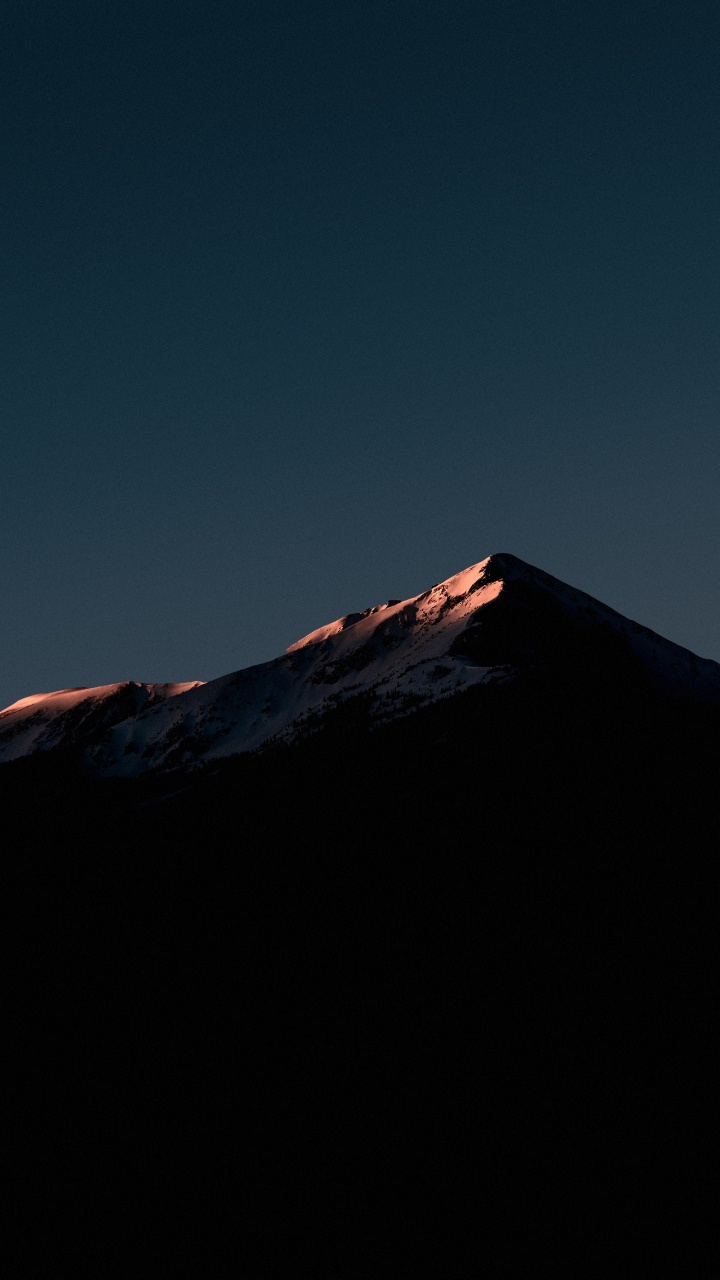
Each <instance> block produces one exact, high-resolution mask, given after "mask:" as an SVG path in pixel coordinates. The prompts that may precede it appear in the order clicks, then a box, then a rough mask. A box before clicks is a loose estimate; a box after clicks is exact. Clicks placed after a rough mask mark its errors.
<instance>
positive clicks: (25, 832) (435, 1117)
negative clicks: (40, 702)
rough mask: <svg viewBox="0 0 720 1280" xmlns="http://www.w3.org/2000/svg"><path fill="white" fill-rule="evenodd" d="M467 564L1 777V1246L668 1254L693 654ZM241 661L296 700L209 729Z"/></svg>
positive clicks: (701, 798)
mask: <svg viewBox="0 0 720 1280" xmlns="http://www.w3.org/2000/svg"><path fill="white" fill-rule="evenodd" d="M467 573H468V575H469V577H468V580H467V581H465V575H457V577H458V578H459V579H462V581H461V583H460V586H461V588H462V589H461V590H458V591H455V590H453V589H452V588H451V587H449V585H448V584H449V583H452V582H453V580H452V579H451V580H448V583H446V584H440V587H439V588H433V589H432V591H431V592H429V593H425V595H424V596H421V597H418V598H416V600H415V601H411V602H392V603H390V604H389V605H388V606H385V607H384V608H383V609H379V610H376V611H374V612H373V611H366V612H365V613H362V614H358V615H350V617H349V618H346V619H343V620H340V621H339V622H338V623H336V624H332V625H331V627H329V628H321V629H320V631H319V632H317V633H313V635H312V636H310V637H308V638H306V640H305V641H304V642H300V644H299V645H298V646H294V647H293V649H291V650H290V651H289V653H288V655H287V656H286V657H283V658H281V659H278V660H277V661H276V663H275V664H265V666H264V667H262V668H254V669H251V671H250V672H246V673H237V674H236V676H234V677H224V678H223V679H222V680H221V681H214V682H210V683H209V684H208V685H203V686H199V687H197V688H196V689H191V690H189V691H188V692H181V693H178V694H174V693H173V694H170V695H163V696H162V697H161V698H159V700H158V701H157V702H156V705H155V706H152V705H150V706H148V707H147V709H143V708H142V707H140V708H132V710H131V713H130V714H129V715H126V716H124V718H120V719H116V720H115V721H114V723H113V724H108V722H104V723H102V724H100V725H98V723H97V722H95V723H94V724H93V725H91V726H90V727H89V732H84V731H83V732H82V733H80V734H78V735H75V734H74V731H73V734H72V735H70V736H69V737H68V736H65V737H63V734H64V733H65V730H63V731H62V732H61V733H59V734H58V733H57V723H56V724H55V728H54V729H52V731H51V737H52V741H50V738H46V739H45V746H44V747H42V748H41V749H35V750H34V751H30V752H25V753H24V754H23V755H21V756H20V757H19V758H17V759H15V760H12V761H10V762H9V763H6V764H4V765H3V766H2V768H0V782H2V783H3V784H4V786H3V797H4V799H3V807H4V829H5V831H6V832H7V840H6V850H7V852H6V857H5V859H4V870H5V876H6V884H5V893H4V895H3V900H4V902H5V905H6V910H7V929H6V932H7V935H8V936H9V938H10V941H11V964H10V967H9V969H8V973H9V975H10V980H9V999H8V1002H7V1010H8V1013H7V1021H6V1026H7V1027H8V1030H9V1034H10V1037H11V1043H12V1045H13V1054H12V1064H11V1065H12V1071H13V1081H12V1083H11V1096H12V1097H13V1098H14V1099H15V1100H16V1112H17V1115H18V1117H19V1118H20V1119H21V1122H22V1126H23V1129H22V1141H21V1143H20V1144H19V1147H18V1151H17V1155H16V1157H15V1161H14V1165H13V1168H14V1175H15V1176H14V1179H13V1182H14V1187H15V1189H16V1193H17V1205H16V1215H17V1220H18V1221H19V1223H20V1225H21V1228H22V1229H23V1231H24V1235H23V1234H22V1233H21V1238H22V1240H23V1242H24V1243H22V1244H21V1246H20V1248H19V1250H18V1252H17V1256H16V1259H15V1271H19V1273H20V1274H24V1273H25V1270H27V1271H28V1272H29V1273H31V1272H32V1268H33V1266H37V1264H36V1263H35V1261H34V1260H35V1259H36V1258H37V1257H38V1254H39V1255H40V1256H42V1257H43V1258H45V1259H46V1268H47V1267H48V1266H49V1267H50V1268H51V1269H55V1270H57V1269H58V1268H59V1267H63V1268H72V1269H73V1272H74V1274H78V1275H88V1276H91V1275H92V1276H104V1275H107V1276H143V1277H145V1276H148V1277H154V1276H156V1275H157V1276H160V1275H165V1274H176V1273H180V1272H184V1271H185V1270H187V1269H188V1260H189V1259H190V1258H193V1259H194V1260H195V1261H194V1263H193V1267H194V1269H195V1270H197V1268H198V1267H200V1268H201V1270H202V1272H203V1274H208V1275H213V1276H225V1275H228V1276H229V1275H231V1274H232V1275H237V1274H247V1275H251V1276H262V1277H264V1276H273V1277H274V1276H278V1277H280V1276H283V1277H284V1276H287V1275H294V1274H296V1273H300V1272H302V1273H305V1272H308V1273H310V1274H314V1275H333V1276H335V1275H343V1276H345V1275H347V1276H358V1277H360V1276H363V1277H364V1276H368V1275H405V1274H408V1273H414V1272H420V1273H423V1274H424V1273H428V1274H446V1273H452V1274H465V1272H466V1271H467V1270H468V1267H470V1268H471V1269H472V1272H473V1273H475V1272H476V1271H480V1272H482V1271H483V1270H488V1271H489V1272H490V1273H491V1274H498V1275H506V1274H507V1275H516V1274H518V1267H519V1265H520V1264H519V1261H518V1259H519V1256H520V1253H521V1252H524V1251H525V1250H526V1249H527V1250H529V1251H530V1253H531V1254H532V1256H533V1257H534V1259H535V1263H534V1266H535V1267H536V1269H537V1271H538V1272H539V1273H542V1274H545V1272H546V1271H558V1272H560V1274H571V1273H572V1274H577V1273H582V1274H586V1273H589V1274H591V1275H603V1276H605V1275H607V1274H609V1273H619V1274H622V1273H624V1272H626V1271H627V1270H628V1268H629V1267H631V1265H632V1257H633V1254H632V1251H631V1249H630V1246H628V1243H627V1239H628V1232H629V1231H631V1232H632V1239H633V1240H634V1243H635V1245H636V1246H637V1247H638V1248H640V1246H642V1249H644V1250H645V1252H644V1253H643V1255H642V1256H643V1257H646V1256H647V1248H648V1239H649V1234H648V1233H649V1232H650V1231H651V1227H650V1225H649V1224H650V1223H651V1222H652V1223H653V1226H652V1233H653V1235H652V1239H653V1240H654V1241H655V1243H656V1245H657V1248H658V1252H659V1254H660V1255H661V1256H662V1258H663V1260H664V1262H665V1265H668V1261H669V1259H670V1258H672V1257H673V1250H675V1251H676V1254H675V1256H676V1257H678V1259H680V1258H684V1259H685V1261H686V1260H687V1257H688V1254H687V1244H686V1241H685V1237H684V1236H683V1233H682V1229H681V1226H680V1223H681V1220H682V1216H683V1212H684V1210H688V1211H689V1210H692V1211H693V1213H694V1214H695V1215H697V1213H698V1211H701V1212H702V1211H703V1208H705V1209H706V1210H707V1212H708V1214H709V1212H710V1184H709V1183H708V1182H707V1181H706V1180H705V1176H704V1167H705V1166H704V1159H705V1155H706V1149H707V1145H708V1142H707V1136H706V1130H707V1115H708V1098H709V1097H710V1084H711V1062H712V1059H711V1050H710V1046H711V1043H712V1039H713V1035H714V1030H713V1020H712V1010H713V1009H714V1008H715V1003H716V996H715V976H714V975H715V937H716V888H717V883H716V851H717V838H718V764H719V763H720V761H719V759H718V755H719V753H718V740H719V735H718V730H719V728H720V726H719V724H718V720H719V719H720V710H719V708H718V697H717V688H718V685H717V673H718V668H717V665H716V664H714V663H709V662H703V661H702V660H701V659H697V658H695V657H694V655H692V654H689V653H688V652H687V651H686V650H682V649H680V648H679V647H677V646H674V645H671V644H670V643H669V642H667V641H664V640H661V639H660V638H659V637H656V636H654V635H653V634H652V633H650V632H648V631H646V630H645V629H643V628H641V627H638V626H637V624H634V623H631V622H628V621H627V620H626V619H623V618H621V617H620V616H619V615H617V614H615V613H613V611H612V610H609V609H607V608H606V607H605V606H602V605H600V604H599V603H598V602H596V601H592V600H591V599H590V598H589V597H586V596H584V595H583V594H582V593H580V592H574V591H573V590H572V589H571V588H568V587H565V586H563V584H559V583H557V582H556V580H555V579H551V578H549V577H547V575H544V574H542V573H541V572H540V571H539V570H534V569H531V568H530V567H529V566H525V565H522V563H521V562H519V561H515V560H514V559H513V558H512V557H507V556H501V557H491V558H490V560H489V561H485V562H481V564H480V565H479V566H473V572H472V573H470V571H467ZM498 584H500V585H499V586H498ZM432 592H435V595H434V596H433V595H432ZM473 597H475V599H473ZM476 601H477V602H478V603H477V604H476ZM410 606H412V608H413V609H414V612H413V611H412V610H411V609H410ZM410 649H411V651H412V656H410V654H409V650H410ZM413 663H414V664H415V665H413ZM293 664H296V665H293ZM438 667H439V668H441V671H440V673H439V674H437V675H436V676H435V678H434V679H428V678H427V676H428V673H429V674H431V675H432V673H433V672H434V671H435V669H436V668H438ZM445 668H447V670H445ZM253 671H254V672H255V673H256V674H255V675H254V676H253V675H252V672H253ZM257 673H259V674H257ZM251 681H255V682H260V683H261V684H262V686H263V690H264V691H263V692H262V701H261V702H260V703H259V708H260V709H259V711H257V712H256V707H255V703H254V702H253V703H252V706H251V707H250V708H249V709H248V708H247V707H246V708H245V709H244V710H245V712H247V716H246V719H245V720H242V717H239V718H238V719H237V720H236V721H234V722H233V723H235V724H236V725H237V724H241V725H242V733H243V734H245V735H248V734H251V731H252V732H255V730H254V729H253V728H252V721H253V718H254V717H255V716H256V714H257V715H262V706H263V705H264V703H265V699H266V698H267V697H268V693H267V688H268V684H269V683H272V685H273V688H275V689H277V688H290V687H291V688H292V689H294V690H295V693H294V694H293V695H292V697H294V698H295V701H294V702H293V703H292V709H291V711H292V713H288V716H287V717H286V718H285V720H284V721H283V715H282V706H281V705H280V703H278V704H277V705H276V706H275V707H274V709H273V710H272V711H271V713H270V715H269V716H268V717H266V720H269V721H270V728H271V730H272V732H270V733H268V734H267V735H266V736H265V737H264V738H263V740H262V749H261V750H254V751H245V752H241V753H240V754H237V752H236V753H235V754H230V753H228V754H223V752H222V751H220V750H216V747H217V745H218V743H220V742H221V741H222V735H221V736H220V737H218V736H217V735H216V730H217V729H218V722H217V721H213V720H212V716H218V717H224V719H223V720H222V723H220V725H219V727H220V728H223V727H224V726H225V725H226V724H227V723H228V722H230V720H231V711H232V709H233V708H235V709H236V710H237V708H238V706H239V702H240V701H242V700H245V701H250V702H252V699H251V698H250V695H249V693H248V689H249V688H250V682H251ZM384 681H385V683H383V682H384ZM213 686H215V688H213ZM135 687H136V688H137V687H138V686H135ZM113 688H115V689H117V688H118V687H117V686H114V687H113ZM298 689H300V690H301V692H300V693H297V690H298ZM333 689H335V692H339V693H342V695H343V696H340V697H336V698H332V697H331V696H330V697H328V690H330V691H332V690H333ZM316 690H320V692H321V694H322V698H321V699H320V700H319V701H315V702H313V701H312V698H313V697H314V696H315V691H316ZM238 691H240V692H238ZM397 692H399V695H400V696H399V697H396V698H393V697H392V696H390V697H389V696H388V695H392V694H393V693H397ZM413 694H414V696H411V695H413ZM133 696H134V697H135V696H138V695H133ZM275 696H276V697H277V694H276V695H275ZM202 699H204V701H202ZM307 699H310V700H309V701H308V700H307ZM291 700H292V699H291ZM81 701H82V700H81ZM178 708H180V710H181V714H180V713H179V712H178ZM193 708H194V711H193V710H192V709H193ZM39 710H40V711H42V707H41V708H38V707H36V708H35V713H37V712H38V711H39ZM201 711H202V712H203V714H204V719H203V717H202V715H201ZM191 714H193V715H195V717H196V719H195V724H194V726H191V727H192V736H191V732H190V728H188V733H187V734H185V735H183V734H179V735H178V736H177V737H176V740H175V748H176V747H177V746H181V750H180V751H176V750H175V748H174V747H173V743H172V742H169V741H168V735H169V734H171V731H172V730H173V728H174V729H175V730H177V728H178V726H183V725H185V726H186V727H187V726H189V724H190V720H189V717H190V716H191ZM281 722H282V723H281ZM0 723H1V722H0ZM6 723H7V721H6ZM19 723H20V721H19V720H16V721H15V722H14V724H15V728H14V730H13V732H15V733H17V732H18V728H17V726H18V724H19ZM49 723H50V721H49V720H48V721H44V722H43V723H42V728H41V732H42V734H46V733H47V731H48V725H49ZM38 724H40V721H36V722H35V725H36V727H37V725H38ZM276 726H279V727H276ZM256 727H257V726H256ZM26 731H27V725H26V727H25V730H23V732H26ZM228 736H230V735H229V734H227V733H226V734H225V735H224V737H225V738H227V737H228ZM239 740H240V739H239V738H238V741H239ZM6 741H10V738H9V737H7V738H6ZM26 741H27V739H26ZM33 741H34V742H37V741H38V739H37V737H35V738H33ZM133 741H135V742H136V744H137V745H138V748H139V749H138V750H137V751H135V752H133V751H130V752H126V750H125V749H126V747H127V745H128V743H130V742H133ZM244 741H245V742H250V741H253V742H254V741H255V739H254V738H251V737H248V736H246V737H245V738H244ZM119 744H121V745H122V750H119V749H118V747H119ZM48 746H49V747H50V748H51V749H48ZM148 747H149V748H150V750H149V751H148V754H147V755H145V756H144V757H143V752H145V751H146V750H147V749H148ZM173 752H174V754H173ZM135 758H140V759H143V758H144V761H145V766H146V767H144V768H143V769H142V770H139V771H136V770H135V765H134V763H133V767H132V768H131V770H130V772H131V773H134V772H137V776H130V777H129V776H126V772H127V771H126V770H124V768H122V767H121V768H117V767H116V764H117V762H118V761H120V762H121V764H122V762H123V761H124V760H131V761H133V762H134V761H135ZM712 1070H713V1074H714V1063H712ZM49 1188H50V1189H51V1191H49ZM660 1191H662V1192H663V1194H664V1195H665V1196H667V1194H668V1192H669V1191H670V1192H671V1193H672V1197H673V1204H674V1212H673V1215H672V1217H671V1218H667V1219H666V1220H665V1222H662V1223H658V1222H657V1213H656V1199H657V1196H658V1194H659V1193H660ZM626 1228H627V1230H626ZM642 1249H641V1252H642ZM468 1259H469V1260H470V1261H469V1263H468V1261H467V1260H468ZM31 1260H32V1265H31ZM23 1268H24V1269H25V1270H23ZM41 1270H42V1268H41Z"/></svg>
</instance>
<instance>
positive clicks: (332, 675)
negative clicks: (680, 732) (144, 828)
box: [0, 554, 720, 776]
mask: <svg viewBox="0 0 720 1280" xmlns="http://www.w3.org/2000/svg"><path fill="white" fill-rule="evenodd" d="M618 646H620V647H621V648H622V650H623V652H624V653H627V654H628V655H631V657H632V659H633V660H634V661H635V662H636V664H637V669H638V672H639V673H642V678H643V679H646V680H647V681H648V682H649V683H650V684H652V685H655V686H656V687H660V688H662V689H664V690H665V691H666V692H670V693H676V694H677V695H678V696H681V697H691V698H693V699H700V700H709V701H713V702H717V703H718V705H720V665H718V664H717V663H715V662H711V661H709V660H706V659H701V658H698V657H696V656H695V655H694V654H692V653H691V652H690V651H689V650H687V649H683V648H681V647H680V646H679V645H675V644H673V643H672V642H671V641H668V640H664V639H662V638H661V637H660V636H657V635H655V634H654V633H653V632H651V631H649V630H648V629H647V628H645V627H642V626H640V625H639V624H637V623H634V622H631V621H630V620H628V619H627V618H624V617H623V616H622V615H620V614H618V613H616V612H615V611H614V610H612V609H610V608H608V607H607V606H606V605H603V604H601V603H600V602H599V601H597V600H594V599H593V598H592V597H591V596H588V595H586V594H585V593H583V592H581V591H577V590H575V589H574V588H572V587H569V586H567V585H566V584H565V583H562V582H560V581H559V580H558V579H556V578H552V577H551V576H550V575H548V574H545V573H543V572H542V571H541V570H539V569H535V568H533V567H532V566H531V565H527V564H525V563H524V562H523V561H521V560H518V559H516V558H515V557H514V556H511V555H505V554H502V555H494V556H489V557H488V558H487V559H485V560H482V561H480V562H478V563H477V564H473V565H471V566H470V567H469V568H467V569H465V570H463V571H462V572H461V573H458V574H455V575H454V576H453V577H451V578H448V579H447V580H446V581H445V582H441V583H438V584H436V585H435V586H433V587H431V588H430V589H429V590H428V591H424V592H422V593H421V594H420V595H418V596H414V597H412V598H410V599H408V600H389V601H388V602H387V603H386V604H383V605H376V606H375V607H373V608H371V609H366V610H364V611H363V612H361V613H353V614H348V615H346V616H345V617H343V618H339V619H337V620H336V621H335V622H332V623H329V624H328V625H326V626H324V627H320V628H318V629H317V630H316V631H313V632H311V633H310V634H309V635H307V636H305V637H304V638H303V639H301V640H298V641H297V642H296V643H295V644H292V645H291V646H290V647H289V649H288V650H287V652H286V653H285V654H283V655H282V656H281V657H279V658H276V659H274V660H273V661H271V662H266V663H263V664H261V665H259V666H255V667H249V668H245V669H243V670H241V671H237V672H233V673H232V674H230V675H227V676H221V677H219V678H218V679H215V680H211V681H209V682H208V683H206V684H202V683H200V682H198V681H195V682H191V683H187V684H175V685H141V684H137V683H134V682H129V683H126V684H120V685H106V686H100V687H99V688H95V689H74V690H61V691H59V692H58V693H54V694H39V695H35V696H33V697H31V698H25V699H22V700H21V701H20V702H17V703H14V704H13V706H12V707H9V708H7V709H6V710H5V711H3V712H1V713H0V761H3V760H10V759H15V758H18V757H19V756H22V755H27V754H31V753H32V752H35V751H41V750H42V751H46V750H49V749H51V748H53V747H58V746H64V747H69V746H74V747H76V748H78V749H79V748H83V749H84V750H85V758H86V762H87V764H88V765H89V766H90V767H91V768H92V769H93V770H95V771H99V772H102V773H108V774H121V775H125V776H132V775H136V774H139V773H143V772H145V771H147V770H149V769H155V768H175V767H181V768H183V767H190V766H192V765H194V764H196V763H200V762H203V761H206V760H212V759H218V758H221V757H225V756H229V755H234V754H237V753H239V752H246V751H253V750H255V749H257V748H258V747H260V746H262V745H264V744H267V743H269V742H272V741H279V742H282V741H288V742H289V741H292V740H294V739H296V738H297V737H299V736H303V735H304V734H307V733H308V732H311V731H312V730H313V729H315V728H316V727H318V726H319V725H321V724H322V722H323V720H324V719H325V718H326V717H327V715H328V714H329V713H331V712H332V711H333V710H334V709H335V708H337V707H338V705H339V704H341V703H343V702H347V700H348V699H351V698H353V697H357V696H361V697H362V698H363V699H364V701H365V704H366V706H367V710H368V714H369V716H370V719H371V720H373V721H375V722H377V723H381V722H383V721H386V720H389V719H393V718H396V717H397V716H401V715H403V714H407V713H408V712H409V711H411V710H413V709H414V708H416V707H422V706H426V705H428V704H430V703H434V702H437V701H438V700H440V699H443V698H446V697H448V696H450V695H453V694H458V693H461V692H462V691H463V690H466V689H469V688H471V687H473V686H477V685H482V684H486V683H488V682H494V681H498V680H508V679H512V678H513V675H517V674H518V673H519V672H521V671H523V670H526V669H527V668H528V667H531V668H532V667H545V668H547V669H548V670H552V671H554V672H556V673H557V674H558V676H561V673H562V671H563V669H564V667H566V666H567V664H568V663H569V664H572V663H573V662H574V661H576V660H580V658H579V657H578V655H581V657H582V661H584V662H585V664H586V668H587V665H588V663H589V664H592V662H602V661H603V660H604V654H605V653H606V652H607V653H608V654H609V653H610V652H611V649H612V652H615V651H616V650H617V648H618ZM588 655H591V656H588ZM589 675H590V676H591V670H590V672H589Z"/></svg>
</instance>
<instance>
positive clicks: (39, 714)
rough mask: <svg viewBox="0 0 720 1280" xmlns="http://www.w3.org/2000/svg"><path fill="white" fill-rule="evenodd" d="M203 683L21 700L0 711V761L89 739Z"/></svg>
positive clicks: (107, 688) (131, 683) (133, 684)
mask: <svg viewBox="0 0 720 1280" xmlns="http://www.w3.org/2000/svg"><path fill="white" fill-rule="evenodd" d="M200 683H201V682H200V681H199V680H194V681H189V682H187V683H185V684H140V683H138V682H137V681H136V680H127V681H125V683H123V684H103V685H96V686H95V687H94V688H77V689H58V690H57V691H56V692H55V693H35V694H32V695H31V696H30V697H28V698H20V699H19V701H18V702H13V704H12V706H9V707H6V708H5V710H4V711H0V761H6V760H17V759H19V758H21V757H22V756H27V755H32V754H34V752H36V751H51V750H52V749H53V748H54V747H60V748H63V747H68V746H71V745H77V744H80V743H87V742H92V741H93V740H94V739H96V738H97V737H98V736H100V735H102V733H103V732H104V731H105V730H106V729H107V728H108V727H109V726H110V725H114V724H117V723H118V722H119V721H123V720H126V719H127V718H128V717H130V716H135V715H137V714H138V713H139V712H140V711H142V710H144V709H145V708H147V707H151V706H157V705H158V703H160V702H162V701H164V700H165V699H166V698H173V697H177V695H178V694H180V693H186V692H187V691H188V690H189V689H195V688H197V686H198V685H199V684H200Z"/></svg>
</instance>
